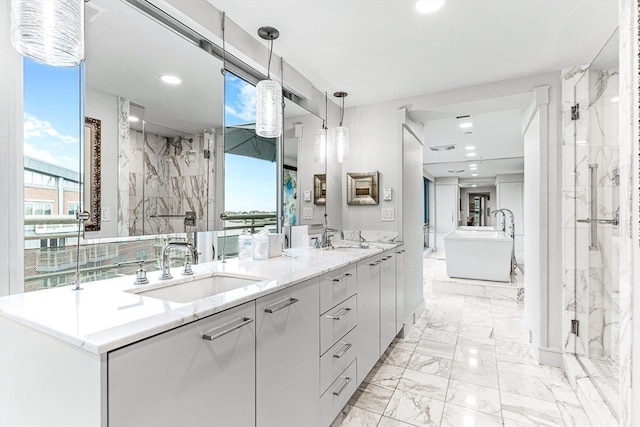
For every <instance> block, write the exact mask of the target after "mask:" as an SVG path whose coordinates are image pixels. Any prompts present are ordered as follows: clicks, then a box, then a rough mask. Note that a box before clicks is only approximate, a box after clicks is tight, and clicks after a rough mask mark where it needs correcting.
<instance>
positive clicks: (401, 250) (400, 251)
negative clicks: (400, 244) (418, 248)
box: [396, 249, 407, 254]
mask: <svg viewBox="0 0 640 427" xmlns="http://www.w3.org/2000/svg"><path fill="white" fill-rule="evenodd" d="M406 251H407V250H406V249H400V250H399V251H398V252H396V253H397V254H403V253H405V252H406Z"/></svg>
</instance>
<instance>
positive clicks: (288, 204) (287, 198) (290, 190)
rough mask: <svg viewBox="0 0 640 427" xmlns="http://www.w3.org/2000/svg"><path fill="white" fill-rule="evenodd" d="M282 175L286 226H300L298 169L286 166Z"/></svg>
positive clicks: (283, 208)
mask: <svg viewBox="0 0 640 427" xmlns="http://www.w3.org/2000/svg"><path fill="white" fill-rule="evenodd" d="M282 173H283V177H282V185H283V187H284V188H283V192H282V215H283V216H284V225H298V168H294V167H292V166H288V165H284V166H283V172H282Z"/></svg>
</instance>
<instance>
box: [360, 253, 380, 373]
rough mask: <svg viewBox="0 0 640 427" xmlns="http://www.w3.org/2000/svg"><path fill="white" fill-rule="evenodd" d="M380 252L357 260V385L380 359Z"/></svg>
mask: <svg viewBox="0 0 640 427" xmlns="http://www.w3.org/2000/svg"><path fill="white" fill-rule="evenodd" d="M381 262H382V261H381V259H380V255H374V256H372V257H369V258H366V259H364V260H362V261H358V263H357V272H358V273H357V275H358V351H357V354H358V364H357V365H358V366H357V372H358V374H357V380H358V384H360V383H361V382H362V381H363V380H364V378H365V377H366V376H367V374H368V373H369V371H371V369H372V368H373V366H374V365H375V364H376V362H377V361H378V359H379V358H380V263H381Z"/></svg>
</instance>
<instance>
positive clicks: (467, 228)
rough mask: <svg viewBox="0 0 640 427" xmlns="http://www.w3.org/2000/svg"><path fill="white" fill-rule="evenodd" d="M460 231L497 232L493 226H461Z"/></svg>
mask: <svg viewBox="0 0 640 427" xmlns="http://www.w3.org/2000/svg"><path fill="white" fill-rule="evenodd" d="M458 230H463V231H497V229H496V228H495V227H494V226H492V225H461V226H459V227H458Z"/></svg>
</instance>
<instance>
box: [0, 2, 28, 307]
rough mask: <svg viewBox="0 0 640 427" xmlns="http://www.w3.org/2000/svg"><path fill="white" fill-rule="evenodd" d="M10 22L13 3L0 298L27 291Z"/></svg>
mask: <svg viewBox="0 0 640 427" xmlns="http://www.w3.org/2000/svg"><path fill="white" fill-rule="evenodd" d="M10 22H11V21H10V2H9V1H0V117H1V119H0V203H2V206H3V207H2V212H3V213H2V215H0V235H2V236H3V242H2V245H0V296H2V295H8V294H16V293H21V292H22V291H23V289H24V219H23V218H24V203H23V192H24V168H23V165H24V158H23V130H22V129H23V124H22V120H23V105H22V56H20V55H19V54H18V52H16V51H15V49H13V46H12V45H11V42H10V36H9V29H10V28H11V25H10Z"/></svg>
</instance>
